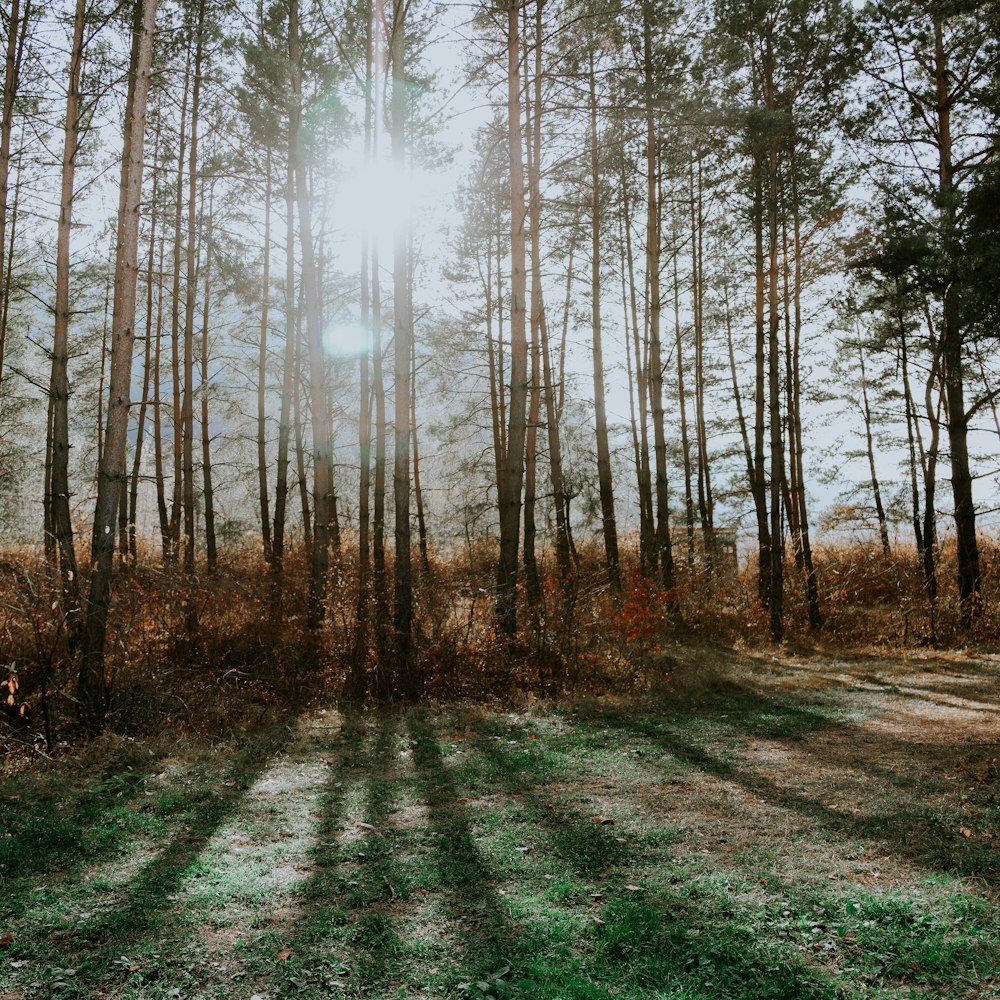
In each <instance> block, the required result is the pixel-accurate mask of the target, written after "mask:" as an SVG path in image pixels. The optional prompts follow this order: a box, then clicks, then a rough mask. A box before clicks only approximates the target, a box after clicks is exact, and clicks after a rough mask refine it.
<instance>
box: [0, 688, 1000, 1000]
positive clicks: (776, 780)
mask: <svg viewBox="0 0 1000 1000" xmlns="http://www.w3.org/2000/svg"><path fill="white" fill-rule="evenodd" d="M857 722H858V712H857V709H856V707H853V708H852V711H851V712H847V711H846V709H844V707H843V706H842V705H839V704H838V703H837V700H836V698H835V697H833V696H830V697H826V698H823V699H819V698H816V697H814V696H812V695H810V696H809V697H808V698H806V697H802V698H798V699H797V698H796V697H794V696H793V695H790V694H788V693H784V694H781V695H780V696H775V697H765V696H763V695H761V694H760V693H759V692H753V691H747V690H742V689H740V688H738V687H735V686H734V687H732V688H731V689H726V690H725V691H723V692H717V693H714V694H710V695H708V696H706V698H705V699H703V700H702V702H701V703H700V704H699V705H697V706H696V707H695V708H692V706H690V705H681V704H678V705H674V706H671V705H669V704H667V705H660V706H656V707H647V708H646V709H644V710H639V709H638V708H637V707H636V706H629V707H628V708H614V707H612V708H608V707H604V708H594V709H592V710H589V711H585V710H582V709H577V710H575V711H569V710H566V711H540V710H539V711H536V712H533V713H530V714H528V715H522V716H515V715H509V714H501V713H487V712H483V711H481V710H475V711H466V710H463V709H461V708H454V709H447V710H438V711H433V710H430V709H414V710H411V711H409V712H407V713H405V714H399V715H389V716H367V717H362V716H357V717H351V718H348V719H346V720H345V722H344V725H343V727H342V729H341V730H340V731H339V732H334V731H332V730H325V731H323V732H320V733H318V734H312V735H309V736H308V738H305V739H303V738H300V737H294V738H293V737H292V736H291V735H290V734H289V733H288V731H284V733H283V734H276V733H273V732H272V733H266V734H262V735H260V736H258V737H254V738H252V739H249V740H246V741H244V742H243V743H242V745H239V746H225V747H211V746H199V747H194V748H189V749H188V750H187V751H186V753H185V755H184V757H183V759H182V760H180V761H179V762H178V761H177V760H176V759H175V760H174V761H173V762H172V764H171V766H170V767H169V768H167V769H166V770H164V762H163V760H162V759H160V757H158V756H157V754H156V753H154V754H151V755H147V754H144V753H143V752H141V751H135V752H133V753H131V754H130V755H126V757H125V758H121V757H120V755H119V756H118V757H115V756H114V755H111V756H110V757H109V759H108V760H106V761H104V762H101V761H100V760H96V761H95V760H91V761H90V762H89V764H88V765H87V766H86V767H84V766H79V767H74V766H72V765H69V764H60V765H57V766H56V767H55V768H54V769H51V770H49V771H47V772H40V773H38V774H25V775H21V776H18V777H14V778H12V779H10V780H8V781H7V782H5V786H4V789H3V791H4V796H5V800H4V803H3V804H4V807H5V809H4V814H3V833H2V836H3V839H2V840H0V864H2V865H3V867H2V868H0V876H2V885H0V888H2V904H0V937H2V936H3V935H4V934H6V933H8V932H9V933H10V934H11V936H12V937H11V939H10V940H8V941H7V943H6V944H5V945H4V946H3V948H2V951H0V996H2V997H5V998H8V997H9V998H13V1000H21V998H24V1000H27V998H43V997H45V998H48V997H53V998H60V997H84V996H90V997H93V996H107V997H122V998H126V1000H139V998H143V1000H146V998H149V1000H152V998H169V997H185V998H195V997H200V998H226V1000H232V998H237V997H241V998H246V1000H249V998H250V997H251V996H253V995H255V994H256V995H259V996H261V997H266V998H269V1000H276V998H285V997H306V998H310V997H311V998H317V1000H318V998H320V997H329V996H348V997H361V996H366V997H386V998H391V997H413V998H416V997H521V998H548V1000H555V998H565V1000H588V998H591V1000H598V998H601V1000H603V998H611V997H616V998H625V1000H640V998H641V1000H647V998H661V1000H666V998H669V1000H694V998H706V1000H707V998H734V997H749V998H764V1000H766V998H773V1000H798V998H843V1000H849V998H862V997H884V998H890V997H893V998H895V997H900V998H901V997H941V998H951V997H957V998H962V997H973V996H975V997H1000V977H998V971H997V968H996V963H997V960H998V956H1000V909H998V906H997V899H996V895H995V893H994V890H993V887H995V885H996V877H997V875H998V866H997V852H996V851H995V850H994V849H993V848H992V846H991V843H992V842H991V841H988V840H986V839H984V838H977V837H965V836H962V835H958V834H956V831H957V830H958V829H959V828H960V827H962V826H964V825H965V824H966V823H968V822H971V821H970V820H969V819H968V815H967V814H968V809H969V808H971V806H970V804H969V803H967V802H966V803H962V802H960V801H958V800H956V802H955V803H954V806H953V807H952V806H951V805H949V804H948V803H947V802H945V801H944V800H943V799H941V796H938V799H935V803H934V804H933V805H932V804H929V803H928V802H927V801H925V794H926V790H925V789H924V788H922V787H920V786H919V785H917V784H914V781H913V780H910V781H909V783H907V781H906V780H905V775H903V774H901V773H900V772H899V771H898V769H894V765H893V763H892V760H893V758H892V757H891V755H890V754H889V751H893V752H896V751H898V750H899V749H900V748H899V747H891V746H889V744H888V742H886V740H881V742H880V741H879V740H876V741H875V742H874V743H873V742H871V740H869V741H868V742H867V743H862V741H861V737H860V735H859V732H860V731H858V732H856V731H855V730H854V729H853V728H852V727H854V726H855V725H856V724H857ZM821 737H822V738H823V739H824V740H826V742H824V743H823V744H822V746H818V745H817V746H816V747H814V746H813V742H812V741H814V740H816V739H819V738H821ZM831 737H836V738H837V740H842V743H843V748H844V749H843V757H842V758H841V757H838V756H837V754H839V753H840V750H839V749H838V748H839V747H840V743H831V742H830V738H831ZM932 750H933V752H935V753H940V752H941V747H935V748H925V749H920V748H917V747H914V748H913V752H914V753H915V754H920V753H930V752H931V751H932ZM772 751H773V752H774V753H777V754H780V755H782V756H779V757H776V758H775V759H776V760H779V761H782V762H784V764H785V766H786V767H787V768H788V773H782V772H780V771H778V772H775V770H774V767H771V769H770V770H768V767H769V766H770V765H769V764H768V761H769V760H770V758H768V757H767V754H768V753H770V752H772ZM164 752H166V751H164ZM810 755H813V756H810ZM831 755H832V756H831ZM814 758H815V760H816V761H819V762H824V761H825V762H826V764H829V763H830V762H831V761H832V762H833V763H834V764H836V763H837V761H842V765H843V771H844V776H843V782H839V781H838V783H837V784H836V785H831V784H830V781H829V775H828V774H827V773H826V772H825V771H816V770H814V769H812V768H811V766H810V761H812V760H813V759H814ZM303 768H306V769H307V772H303V770H302V769H303ZM303 773H305V778H303V777H302V775H303ZM914 773H920V774H923V775H925V780H926V783H927V787H928V788H931V789H933V790H935V794H937V790H938V789H939V786H940V787H943V786H944V785H946V784H947V782H944V781H943V779H941V780H938V779H937V778H934V777H933V775H931V774H930V772H929V771H927V770H926V769H925V770H923V771H918V772H916V771H915V772H914ZM296 775H299V779H301V780H299V779H296V777H295V776H296ZM286 780H287V781H289V782H291V784H290V785H289V791H288V792H287V793H285V792H283V791H282V788H281V787H280V782H282V781H286ZM296 780H299V784H297V785H296V784H295V781H296ZM268 781H270V782H272V783H274V782H278V785H279V787H277V789H276V790H275V791H274V794H273V795H271V793H269V792H268V793H266V794H264V793H261V791H260V789H261V788H262V787H263V788H265V791H266V787H267V782H268ZM851 782H853V783H854V784H853V785H852V784H851ZM855 787H856V795H857V798H856V803H857V804H856V805H853V806H850V807H848V805H849V804H848V805H845V803H844V801H841V800H842V799H843V798H844V796H845V795H846V794H847V793H848V792H851V790H852V789H855ZM866 795H867V796H868V797H867V798H866V797H865V796H866ZM299 799H301V800H302V801H301V802H300V801H299ZM303 803H304V804H303ZM299 805H301V806H302V807H301V808H299ZM972 806H975V808H976V809H977V810H978V811H977V812H976V814H975V821H976V822H977V823H979V824H980V825H982V824H988V823H990V822H993V820H994V819H995V817H996V806H995V800H994V801H992V802H991V801H990V799H989V795H988V794H986V793H985V792H984V795H983V796H982V801H980V800H978V799H977V800H976V802H974V803H972ZM595 817H600V818H602V819H604V820H612V821H613V822H601V823H597V822H594V818H595ZM998 832H1000V831H998ZM241 852H243V853H241ZM283 866H284V867H287V869H288V873H289V874H288V879H287V882H283V881H282V880H281V878H277V877H272V873H273V872H274V871H275V870H278V871H279V872H280V871H282V870H284V867H283ZM269 879H270V881H269Z"/></svg>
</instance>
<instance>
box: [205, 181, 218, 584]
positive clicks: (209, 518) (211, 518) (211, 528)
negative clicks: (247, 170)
mask: <svg viewBox="0 0 1000 1000" xmlns="http://www.w3.org/2000/svg"><path fill="white" fill-rule="evenodd" d="M213 194H214V192H213V191H212V186H211V185H210V186H209V194H208V217H207V218H206V220H205V229H206V236H205V301H204V302H203V303H202V307H201V308H202V313H201V472H202V484H203V489H204V506H205V559H206V562H207V565H208V571H209V573H212V572H214V571H215V567H216V563H217V562H218V553H217V550H216V543H215V491H214V489H213V488H212V437H211V426H210V424H209V417H208V397H209V387H210V385H211V382H210V380H209V377H208V362H209V349H208V347H209V345H208V327H209V307H210V303H211V300H212V250H213V240H214V238H215V237H214V233H213V231H212V215H213V212H212V200H213Z"/></svg>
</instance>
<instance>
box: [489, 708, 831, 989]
mask: <svg viewBox="0 0 1000 1000" xmlns="http://www.w3.org/2000/svg"><path fill="white" fill-rule="evenodd" d="M520 728H521V731H522V732H526V730H525V729H524V727H520ZM478 735H479V737H480V740H479V742H478V743H477V745H476V748H475V749H476V751H477V752H478V753H480V754H482V755H483V756H484V757H486V758H488V759H489V760H490V761H491V763H492V768H491V773H494V774H498V775H500V776H501V778H500V782H499V784H500V790H502V791H504V792H506V793H507V794H509V795H510V796H511V797H512V799H513V800H514V801H515V803H516V805H517V808H518V812H519V813H520V815H519V816H518V820H519V821H520V822H524V823H526V824H531V825H532V826H533V827H534V828H535V829H540V830H541V831H542V832H543V835H544V837H545V841H546V846H547V849H548V853H549V854H551V855H553V856H555V857H558V858H559V859H560V861H561V862H562V863H563V864H565V865H566V867H567V868H568V869H569V870H570V871H572V872H573V873H574V874H575V875H576V876H578V877H579V878H580V879H581V880H584V881H585V882H586V881H597V882H599V883H601V884H603V885H604V888H605V893H604V894H605V895H606V896H607V897H608V902H606V903H600V904H596V903H593V902H591V901H592V900H594V898H595V897H593V896H590V897H589V900H588V904H589V905H587V906H586V909H590V908H591V907H592V906H593V905H600V907H601V909H600V918H599V921H598V920H594V919H593V915H592V916H589V917H588V916H587V914H586V913H581V914H580V916H579V918H578V919H579V922H578V923H577V925H576V926H575V928H574V934H573V937H572V940H571V942H570V945H569V947H568V948H567V953H566V954H565V956H563V957H562V963H561V966H562V967H559V965H560V963H555V962H546V961H545V960H544V958H543V956H541V955H539V956H534V961H535V963H536V969H538V968H539V967H541V968H543V969H545V968H546V966H547V970H546V971H547V974H548V975H550V976H552V977H553V980H554V982H553V983H551V984H550V982H549V981H544V980H543V981H542V982H537V983H536V984H535V988H536V989H537V992H534V991H532V990H531V989H530V987H529V989H527V990H526V991H525V995H527V996H538V997H548V996H552V995H566V996H573V997H574V998H595V1000H596V998H599V997H600V998H604V997H609V996H618V995H622V994H623V993H625V994H627V995H637V996H645V995H654V992H655V995H657V996H661V995H673V994H672V993H671V992H669V991H676V993H677V995H678V996H692V997H705V998H708V997H733V996H747V997H749V996H752V997H754V998H755V1000H756V998H773V1000H805V998H808V997H817V996H824V995H829V996H834V995H835V993H834V991H833V989H832V988H831V987H830V986H828V985H827V984H826V983H825V982H824V978H823V972H822V970H819V969H816V968H815V967H810V966H809V965H808V963H807V962H805V961H804V960H802V959H801V957H800V956H799V954H798V952H797V950H796V949H794V948H793V947H788V946H787V944H785V943H781V942H774V941H768V940H766V939H763V938H762V937H761V934H760V927H759V924H756V923H754V921H752V920H749V919H746V918H744V917H743V916H741V915H740V913H738V912H737V911H736V910H735V909H734V908H733V907H731V906H730V904H729V903H728V901H727V899H726V897H725V894H724V892H722V893H716V892H713V891H712V890H706V889H703V888H700V887H698V886H697V885H696V884H695V882H694V881H691V883H690V884H686V883H688V882H689V880H688V878H686V877H682V876H681V873H680V871H677V873H676V875H675V877H673V878H672V879H671V882H673V883H678V884H677V885H667V884H665V882H664V880H663V879H662V877H661V878H657V879H650V880H647V879H644V878H643V879H642V880H643V881H644V882H645V883H646V887H645V890H644V891H643V892H642V894H641V895H631V894H630V893H629V892H628V891H627V890H625V889H621V890H618V891H615V890H614V889H613V888H611V887H610V886H608V885H607V884H606V883H607V882H609V881H610V880H613V879H614V876H615V874H616V873H617V872H620V871H621V870H622V869H625V868H628V867H631V868H632V871H634V872H635V874H634V875H633V876H632V877H633V878H636V879H640V878H642V876H641V875H640V874H639V872H640V870H641V866H642V864H643V863H644V862H647V861H651V862H652V863H653V864H654V865H656V864H657V862H658V856H659V855H660V854H661V852H662V840H660V841H656V839H655V836H654V837H653V839H651V840H647V838H646V837H642V838H634V837H630V838H628V839H627V842H626V844H622V843H620V841H619V838H618V836H617V833H618V832H619V828H618V827H616V826H612V825H603V824H596V823H594V822H593V819H592V816H591V815H590V813H589V812H587V811H584V810H581V809H574V808H571V807H567V806H565V805H563V804H560V803H558V802H553V801H551V799H550V797H549V796H547V795H546V794H545V780H544V777H541V779H540V780H539V775H538V774H537V772H536V771H535V770H534V765H533V764H532V763H531V762H526V761H525V758H524V756H523V755H522V754H520V753H518V752H516V750H507V749H504V748H503V747H502V746H501V745H500V744H498V742H497V740H496V737H497V735H501V733H498V732H497V729H496V727H485V728H484V729H480V731H479V732H478ZM502 735H507V736H509V735H511V734H510V731H509V730H504V731H503V733H502ZM574 776H578V775H574V774H573V773H570V774H569V775H567V777H568V778H570V780H572V778H573V777H574ZM580 777H582V776H580ZM581 787H582V786H581ZM646 833H647V834H654V831H652V830H649V831H646ZM533 834H534V829H530V828H529V830H528V832H527V834H526V836H528V837H531V836H532V835H533ZM654 842H655V843H656V844H657V846H656V847H654V848H653V855H652V856H650V855H648V854H647V853H646V852H647V850H648V848H649V845H650V844H651V843H654ZM539 959H542V961H541V962H539ZM554 967H555V968H554ZM779 968H780V970H781V974H780V975H776V974H775V972H776V970H777V969H779ZM570 982H571V983H572V986H571V988H570V989H569V990H566V985H568V983H570ZM554 983H559V984H560V985H561V986H562V989H556V991H555V992H554V993H553V992H550V989H551V988H552V986H554ZM632 991H635V992H634V993H633V992H632ZM661 991H663V992H661Z"/></svg>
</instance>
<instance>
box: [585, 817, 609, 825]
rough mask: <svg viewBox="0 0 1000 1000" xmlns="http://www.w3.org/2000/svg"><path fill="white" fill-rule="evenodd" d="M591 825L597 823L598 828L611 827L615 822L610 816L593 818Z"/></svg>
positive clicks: (591, 818)
mask: <svg viewBox="0 0 1000 1000" xmlns="http://www.w3.org/2000/svg"><path fill="white" fill-rule="evenodd" d="M590 821H591V823H596V824H597V825H598V826H610V825H611V824H612V823H614V820H613V819H612V818H611V817H610V816H591V817H590Z"/></svg>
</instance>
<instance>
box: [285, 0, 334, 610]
mask: <svg viewBox="0 0 1000 1000" xmlns="http://www.w3.org/2000/svg"><path fill="white" fill-rule="evenodd" d="M288 58H289V63H290V66H291V77H292V101H291V106H290V111H289V145H290V147H291V150H292V154H293V165H294V174H295V200H296V204H297V205H298V209H299V239H300V243H301V246H302V292H303V299H304V300H305V317H306V338H307V343H308V347H309V351H308V360H309V397H310V398H309V402H310V414H311V417H312V420H311V427H312V447H313V510H314V515H315V516H314V525H313V538H312V553H311V558H310V562H309V567H310V572H309V607H308V613H307V621H308V623H309V625H310V627H312V628H316V627H318V626H319V625H321V624H322V622H323V619H324V617H325V614H326V585H327V579H326V575H327V568H328V565H329V559H330V551H329V535H330V503H331V497H332V483H331V481H330V460H331V449H330V418H329V411H328V408H327V400H326V356H325V354H324V352H323V342H322V333H323V331H322V329H321V322H320V302H319V288H318V275H317V270H318V269H317V266H316V260H315V249H314V245H313V234H312V205H311V198H310V193H309V187H308V183H307V179H306V166H305V163H304V161H303V155H302V150H301V148H300V142H301V123H302V48H301V40H300V38H299V5H298V0H291V2H290V3H289V7H288Z"/></svg>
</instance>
